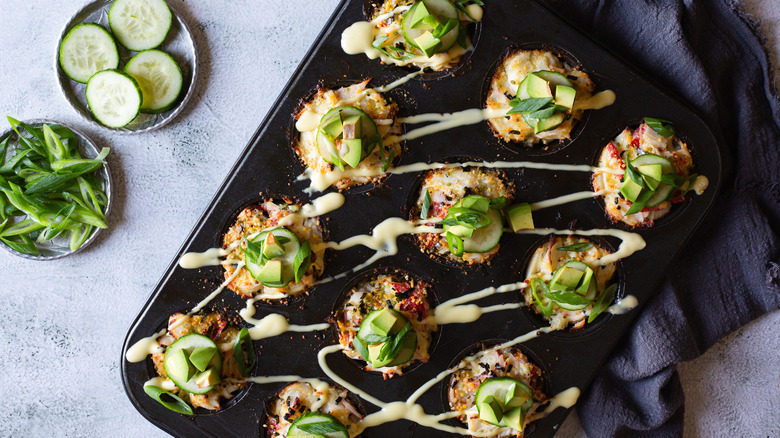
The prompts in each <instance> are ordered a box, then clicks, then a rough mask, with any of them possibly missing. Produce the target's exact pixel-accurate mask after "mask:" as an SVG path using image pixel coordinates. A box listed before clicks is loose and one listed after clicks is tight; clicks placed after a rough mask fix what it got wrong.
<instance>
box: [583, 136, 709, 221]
mask: <svg viewBox="0 0 780 438" xmlns="http://www.w3.org/2000/svg"><path fill="white" fill-rule="evenodd" d="M626 152H627V156H628V159H629V161H630V160H633V159H634V158H636V157H638V156H639V155H641V154H654V155H660V156H662V157H664V158H667V159H669V161H671V162H672V164H673V165H674V170H675V172H677V174H678V175H680V176H682V177H687V176H689V175H690V174H691V170H692V169H693V158H692V157H691V152H690V151H689V150H688V145H686V144H685V143H684V142H682V141H681V140H680V139H678V138H677V137H676V136H672V137H669V138H666V137H663V136H661V135H659V134H658V133H657V132H655V131H654V130H653V128H651V127H649V126H648V125H647V124H646V123H642V124H641V125H640V126H639V127H638V128H637V129H636V130H634V131H631V130H630V129H628V128H626V129H624V130H623V132H621V133H620V135H618V136H617V137H616V138H615V139H614V140H613V141H611V142H610V143H609V144H608V145H607V146H606V147H604V149H602V151H601V155H599V167H601V168H602V169H612V170H614V171H621V172H622V171H624V170H625V168H626V163H625V162H624V161H623V157H624V155H623V154H624V153H626ZM621 180H622V174H618V173H616V172H609V171H599V170H597V171H595V172H594V173H593V190H595V191H599V190H611V191H615V192H616V191H619V190H620V187H621V186H622V185H623V183H622V182H621ZM705 180H706V178H705ZM704 187H705V188H706V184H705V185H704ZM701 191H702V192H703V189H702V190H701ZM697 193H698V191H697ZM603 200H604V206H605V208H606V211H607V215H608V216H609V217H610V219H612V220H613V221H615V222H623V223H624V224H626V225H629V226H632V227H651V226H653V224H654V222H655V221H656V220H658V219H660V218H662V217H663V216H665V215H666V214H667V213H669V211H671V209H672V203H671V202H670V201H664V202H661V203H660V204H658V205H656V206H655V207H648V208H645V209H643V210H642V211H640V212H638V213H634V214H631V215H628V216H626V215H625V212H626V211H628V209H629V208H631V202H629V201H627V200H625V199H623V197H622V196H621V195H617V194H614V195H607V196H603Z"/></svg>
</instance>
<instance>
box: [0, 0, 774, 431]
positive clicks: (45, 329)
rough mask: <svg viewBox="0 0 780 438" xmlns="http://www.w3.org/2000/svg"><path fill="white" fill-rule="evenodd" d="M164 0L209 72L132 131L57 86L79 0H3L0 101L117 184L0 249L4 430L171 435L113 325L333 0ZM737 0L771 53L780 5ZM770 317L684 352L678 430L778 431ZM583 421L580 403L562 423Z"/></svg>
mask: <svg viewBox="0 0 780 438" xmlns="http://www.w3.org/2000/svg"><path fill="white" fill-rule="evenodd" d="M169 1H171V2H175V3H176V5H177V6H180V9H181V10H183V11H185V15H186V18H187V20H188V22H189V23H190V24H191V26H192V27H193V31H194V34H195V36H196V38H198V40H199V42H200V45H201V53H200V56H201V64H200V66H201V68H202V72H203V75H202V76H201V78H200V83H199V84H198V88H197V93H196V95H195V96H194V98H193V100H192V101H191V102H190V104H189V107H188V108H187V109H186V110H185V111H184V114H183V115H182V116H180V117H179V118H178V120H177V121H175V122H174V123H172V124H171V125H169V126H167V127H165V128H163V129H161V130H159V131H156V132H153V133H150V134H145V135H140V136H123V135H116V134H113V133H111V132H110V131H107V130H102V129H98V128H95V127H92V126H90V125H88V124H87V123H85V122H84V121H82V120H80V119H79V117H78V116H77V115H76V113H75V112H74V111H73V110H71V108H70V107H69V106H68V104H67V103H66V102H65V101H64V99H63V97H62V96H61V95H60V93H59V90H58V89H57V81H56V78H55V74H54V71H53V68H52V64H53V60H54V56H55V51H56V42H57V39H58V36H59V33H60V30H61V28H62V26H64V25H65V22H66V21H67V19H68V17H70V16H71V15H72V14H73V13H74V12H75V11H76V10H77V9H78V8H79V7H80V5H81V4H82V2H81V1H56V0H45V1H44V0H40V1H32V2H31V1H29V0H3V2H2V4H3V8H2V13H0V18H2V20H1V21H2V24H1V25H0V78H1V80H0V115H3V116H4V115H11V116H14V117H16V118H19V119H22V120H24V119H30V118H39V117H46V118H53V119H56V120H60V121H63V122H66V123H70V124H73V125H75V126H77V127H79V128H81V129H83V130H84V131H85V132H86V133H87V134H88V135H90V136H91V137H92V138H93V139H94V140H95V141H96V142H97V143H98V144H99V145H100V146H111V147H112V153H111V155H110V156H109V158H108V162H109V165H110V166H111V168H112V171H113V175H114V181H115V185H116V187H115V192H114V202H115V203H114V208H115V209H114V210H113V212H112V216H111V217H110V221H109V222H110V226H111V229H110V230H109V231H108V232H106V233H104V234H103V236H101V238H100V239H99V240H98V241H97V242H96V243H94V244H93V246H92V247H91V248H89V249H88V250H86V251H84V252H83V253H81V254H79V255H77V256H74V257H69V258H66V259H63V260H58V261H53V262H32V261H27V260H23V259H20V258H17V257H14V256H11V255H10V254H7V253H5V252H2V251H0V309H3V310H2V318H0V341H2V343H3V344H4V346H3V348H2V349H0V400H4V403H3V405H4V406H3V409H2V410H0V436H22V435H25V436H29V435H32V436H131V435H135V436H165V434H164V433H163V432H161V431H160V430H158V429H157V428H155V427H154V426H152V425H151V424H150V423H148V422H147V421H146V420H144V419H143V418H142V417H141V416H140V415H139V414H138V413H137V412H136V411H135V409H134V408H133V407H132V405H131V404H130V402H129V401H128V399H127V397H126V396H125V394H124V391H123V389H122V386H121V382H120V373H119V356H120V349H121V344H122V340H123V339H124V336H125V333H126V330H127V328H128V327H129V325H130V323H131V322H132V320H133V318H134V317H135V314H136V313H137V312H138V311H139V310H140V308H141V306H142V304H143V303H144V302H145V301H146V299H147V297H148V296H149V294H150V292H151V291H152V288H153V287H154V285H155V284H156V283H157V281H158V279H159V278H160V276H161V275H162V273H163V270H164V269H165V267H166V266H167V265H168V263H169V262H170V260H171V258H172V256H173V254H174V253H175V252H176V250H177V249H178V247H179V246H180V245H181V243H182V241H183V239H184V238H185V236H186V235H187V233H188V232H189V230H190V229H191V228H192V226H193V225H194V223H195V221H196V220H197V218H198V217H199V215H200V214H201V212H202V210H203V208H204V206H205V205H206V204H207V203H208V201H209V200H210V199H211V197H212V196H213V194H214V191H215V190H216V188H217V187H218V185H219V184H220V182H221V181H222V180H223V178H224V177H225V175H226V174H227V172H228V170H229V168H230V166H231V165H232V164H233V162H234V160H235V159H236V158H237V157H238V154H239V152H240V151H241V150H242V149H243V147H244V146H245V145H246V143H247V141H248V140H249V138H250V136H251V135H252V133H253V132H254V130H255V128H256V127H257V125H258V124H259V123H260V121H261V120H262V118H263V116H264V115H265V113H266V112H267V110H268V108H269V106H270V105H271V103H272V102H273V100H274V99H275V98H276V96H277V95H278V94H279V92H280V91H281V89H282V87H283V86H284V84H285V82H286V81H287V79H288V78H289V77H290V75H291V74H292V72H293V70H294V69H295V67H296V66H297V65H298V62H299V61H300V59H301V57H302V56H303V55H304V53H305V51H306V50H307V49H308V47H309V46H310V45H311V43H312V42H313V40H314V38H315V36H316V35H317V33H318V32H319V30H320V28H321V27H322V23H323V19H324V18H323V17H328V16H329V15H330V13H331V11H332V9H333V8H334V7H335V5H336V4H337V0H327V1H323V0H319V1H316V2H315V1H310V0H286V1H284V2H269V1H254V2H250V1H236V2H230V6H229V7H226V4H227V3H226V2H215V1H210V2H204V1H198V2H186V3H184V2H182V1H180V0H169ZM746 7H747V9H748V10H749V11H752V12H753V13H754V14H755V15H756V16H757V17H758V18H761V19H763V20H764V21H765V31H766V32H767V33H768V34H770V41H769V45H770V46H771V47H772V48H773V49H774V51H775V53H780V33H779V32H778V27H780V26H778V24H780V5H778V3H777V1H776V0H752V1H749V2H747V5H746ZM290 32H294V34H292V35H291V34H290ZM775 65H776V66H779V67H780V64H778V63H777V57H775ZM776 71H780V69H779V70H776ZM0 127H3V128H4V127H5V121H0ZM779 326H780V312H775V313H773V314H770V315H767V316H765V317H763V318H761V319H759V320H758V321H756V322H755V323H753V324H750V325H748V326H747V327H745V328H743V329H742V330H739V331H738V332H736V333H735V334H733V335H731V336H729V337H728V338H726V339H725V340H724V341H722V342H720V343H719V344H718V345H716V346H715V347H714V348H712V349H711V350H710V351H709V352H707V353H706V354H705V355H704V356H703V357H702V358H700V359H698V360H696V361H693V362H691V363H687V364H683V365H681V366H680V371H681V375H682V380H683V385H684V387H685V390H686V393H687V395H688V397H687V401H686V435H690V436H722V435H731V436H744V429H743V427H744V425H745V424H748V423H751V424H754V425H759V427H760V430H762V431H765V432H766V435H767V436H773V437H776V436H778V433H780V429H778V428H780V414H778V412H780V387H779V385H780V348H778V347H780V338H779V336H778V327H779ZM754 430H755V429H754ZM740 431H742V433H740ZM583 435H584V434H583V433H582V429H581V427H580V426H579V421H578V420H577V418H576V415H572V416H570V417H569V419H567V421H566V423H565V424H564V427H563V430H562V431H561V433H560V434H559V436H563V437H574V436H583ZM762 435H763V433H762Z"/></svg>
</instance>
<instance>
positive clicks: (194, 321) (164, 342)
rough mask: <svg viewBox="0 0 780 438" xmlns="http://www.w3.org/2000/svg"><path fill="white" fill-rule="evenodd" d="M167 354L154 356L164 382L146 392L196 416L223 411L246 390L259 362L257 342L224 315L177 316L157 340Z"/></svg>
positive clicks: (149, 384)
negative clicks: (198, 412)
mask: <svg viewBox="0 0 780 438" xmlns="http://www.w3.org/2000/svg"><path fill="white" fill-rule="evenodd" d="M158 342H159V343H160V346H162V347H164V350H163V351H162V352H158V353H154V354H152V362H153V363H154V369H155V371H156V372H157V375H158V376H159V377H157V378H154V379H152V380H150V381H149V382H147V383H146V385H144V391H145V392H146V393H147V394H148V395H149V396H150V397H152V398H154V399H155V400H157V401H158V402H160V403H161V404H162V405H163V406H165V407H166V408H168V409H170V410H172V411H175V412H178V413H181V414H187V415H193V408H203V409H208V410H210V411H216V410H220V409H222V408H223V407H224V403H225V401H227V400H230V399H232V398H233V397H234V396H235V393H236V392H238V391H239V390H241V389H244V388H246V387H247V383H246V381H245V380H243V377H246V376H248V375H249V373H250V371H251V370H252V368H254V364H255V361H256V356H255V351H254V347H253V346H252V339H251V338H250V337H249V333H248V331H247V330H246V329H239V327H237V326H236V325H235V324H232V322H231V321H229V320H228V319H227V317H226V316H225V315H224V314H223V313H219V312H213V313H206V312H202V313H198V314H195V315H185V314H183V313H175V314H173V315H171V316H170V318H169V319H168V329H167V332H166V333H165V334H164V335H163V336H161V337H160V338H158Z"/></svg>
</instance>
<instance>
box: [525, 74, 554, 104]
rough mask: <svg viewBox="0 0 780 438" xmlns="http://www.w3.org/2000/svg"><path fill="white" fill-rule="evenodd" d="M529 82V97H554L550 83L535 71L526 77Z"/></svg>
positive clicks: (527, 87)
mask: <svg viewBox="0 0 780 438" xmlns="http://www.w3.org/2000/svg"><path fill="white" fill-rule="evenodd" d="M526 79H527V81H528V83H527V84H526V91H527V92H528V97H532V98H544V97H553V95H552V91H551V90H550V83H549V82H547V81H545V80H544V79H542V78H541V77H539V76H537V75H535V74H534V73H530V74H529V75H528V76H527V77H526Z"/></svg>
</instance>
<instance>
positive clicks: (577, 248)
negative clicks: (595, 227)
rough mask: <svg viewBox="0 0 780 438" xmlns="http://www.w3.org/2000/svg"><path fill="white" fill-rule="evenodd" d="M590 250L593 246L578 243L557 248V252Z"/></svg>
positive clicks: (586, 243) (589, 243)
mask: <svg viewBox="0 0 780 438" xmlns="http://www.w3.org/2000/svg"><path fill="white" fill-rule="evenodd" d="M591 248H593V244H592V243H591V242H579V243H574V244H571V245H568V246H561V247H559V248H558V251H572V252H583V251H587V250H589V249H591Z"/></svg>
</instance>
